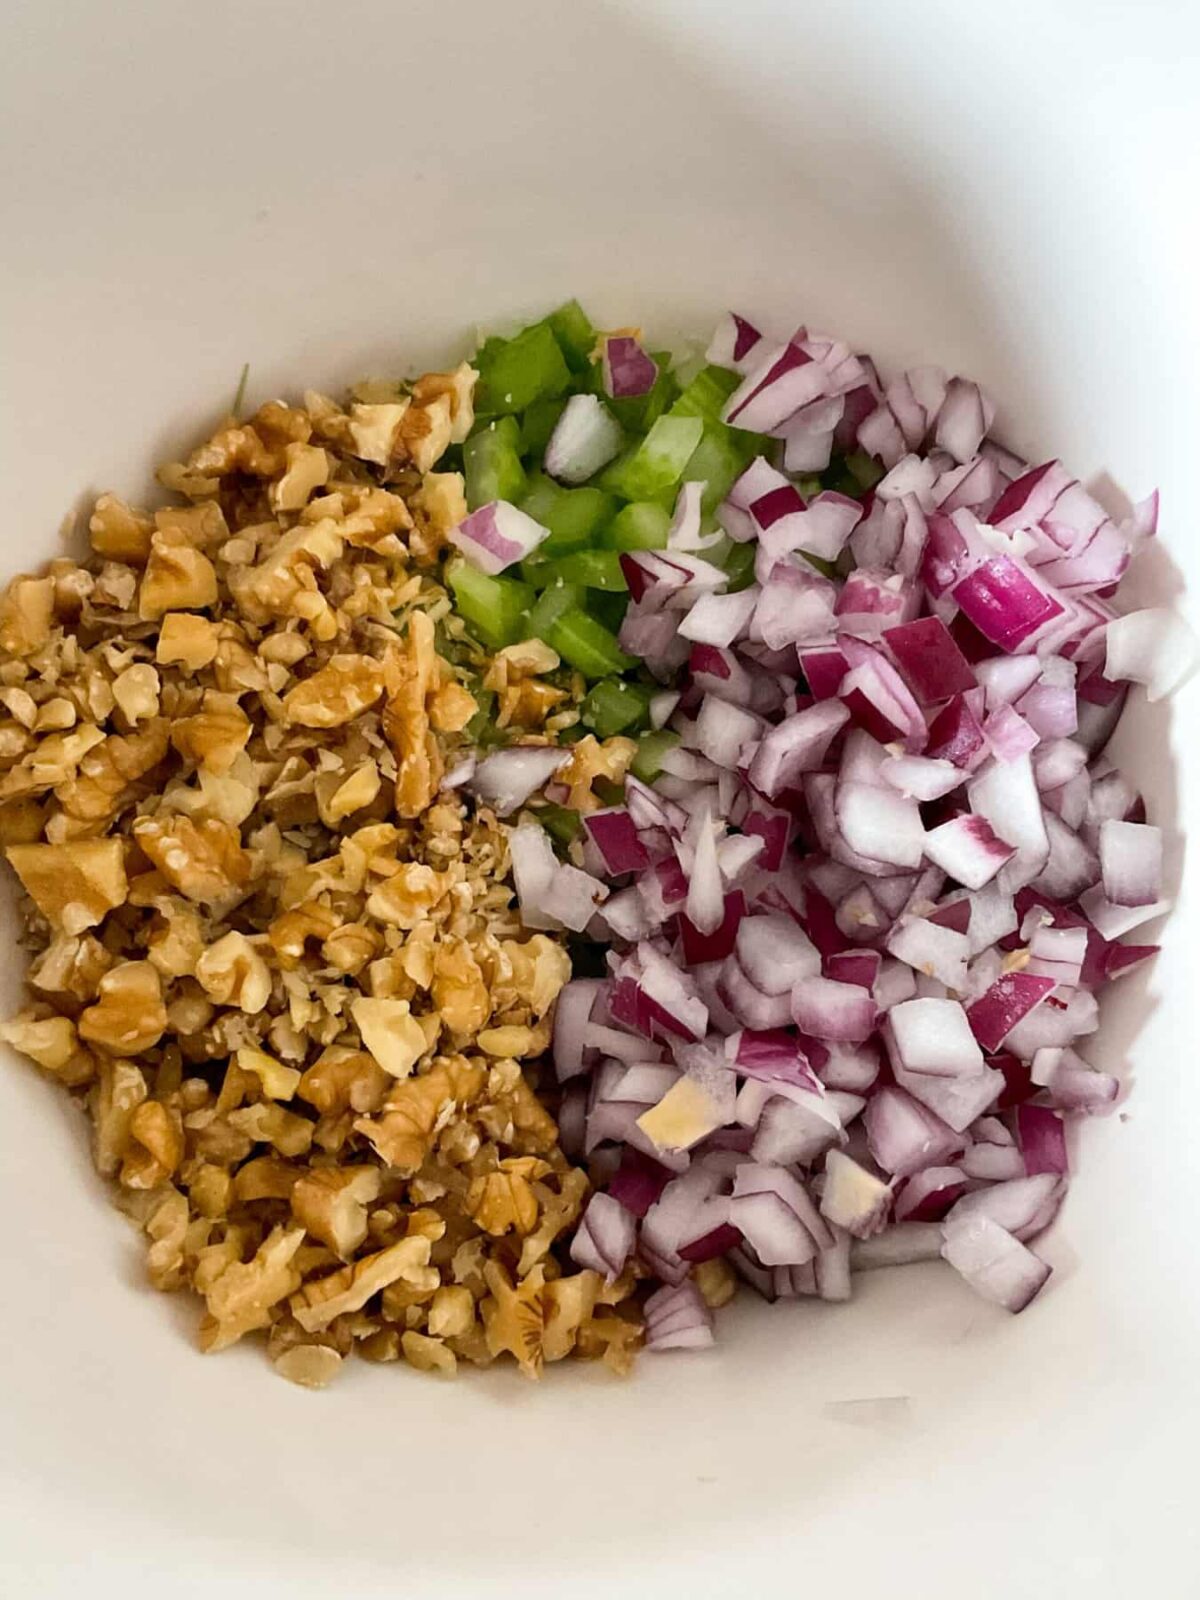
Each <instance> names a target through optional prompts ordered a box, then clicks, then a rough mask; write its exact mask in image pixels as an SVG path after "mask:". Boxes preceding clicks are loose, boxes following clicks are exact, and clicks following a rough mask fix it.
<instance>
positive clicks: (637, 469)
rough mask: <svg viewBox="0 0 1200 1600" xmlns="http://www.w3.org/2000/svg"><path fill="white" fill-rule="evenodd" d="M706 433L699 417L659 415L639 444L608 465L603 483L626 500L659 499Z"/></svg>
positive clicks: (669, 488)
mask: <svg viewBox="0 0 1200 1600" xmlns="http://www.w3.org/2000/svg"><path fill="white" fill-rule="evenodd" d="M703 433H704V423H703V422H702V420H701V419H700V418H699V417H669V416H668V417H659V419H658V421H657V422H656V423H655V424H654V426H653V427H652V428H651V429H650V432H649V433H648V434H647V435H646V437H645V438H644V439H643V440H642V442H641V443H640V444H638V445H635V446H634V447H633V449H632V450H629V451H626V452H625V453H624V454H623V455H620V456H618V457H617V459H616V460H615V461H614V462H613V463H612V465H611V466H609V467H606V468H605V470H604V471H603V472H602V473H601V475H600V479H599V482H600V486H601V487H602V488H604V489H607V490H609V491H610V492H611V493H612V494H619V495H620V496H621V498H622V499H623V500H653V499H656V498H657V497H658V496H660V495H662V494H665V493H666V492H667V491H668V490H671V489H673V488H674V487H675V485H676V484H677V483H678V482H679V480H680V479H681V478H682V477H683V471H684V468H685V467H686V466H687V464H688V460H689V459H690V457H691V456H692V455H693V454H694V452H695V450H696V448H697V446H698V445H699V443H700V440H701V437H702V436H703Z"/></svg>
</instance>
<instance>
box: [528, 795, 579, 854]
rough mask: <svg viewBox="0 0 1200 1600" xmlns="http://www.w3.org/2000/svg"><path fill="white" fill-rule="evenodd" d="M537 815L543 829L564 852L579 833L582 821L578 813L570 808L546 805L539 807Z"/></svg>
mask: <svg viewBox="0 0 1200 1600" xmlns="http://www.w3.org/2000/svg"><path fill="white" fill-rule="evenodd" d="M535 815H536V817H537V819H538V821H539V822H540V823H541V825H542V827H543V828H545V830H546V832H547V833H548V834H549V835H550V837H551V838H552V839H553V840H554V843H555V844H556V845H560V846H561V847H562V848H563V849H564V850H565V849H566V847H567V845H569V844H570V843H571V840H572V839H574V837H575V835H576V834H577V833H578V832H579V829H580V826H581V819H580V816H579V813H578V811H572V810H571V809H570V807H569V806H556V805H549V804H547V805H544V806H539V807H538V808H537V811H536V812H535Z"/></svg>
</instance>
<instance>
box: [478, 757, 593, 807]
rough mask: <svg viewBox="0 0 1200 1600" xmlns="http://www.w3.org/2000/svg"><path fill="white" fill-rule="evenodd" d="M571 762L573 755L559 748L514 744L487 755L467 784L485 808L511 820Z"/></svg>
mask: <svg viewBox="0 0 1200 1600" xmlns="http://www.w3.org/2000/svg"><path fill="white" fill-rule="evenodd" d="M570 759H571V752H570V751H569V750H561V749H559V747H558V746H557V745H553V744H551V745H544V744H539V745H514V746H512V747H511V748H510V749H508V750H497V751H496V752H495V753H494V754H493V755H490V756H486V757H485V758H484V759H483V760H482V761H481V762H479V764H478V766H477V767H476V768H475V771H474V773H473V774H472V775H471V776H470V778H469V779H467V780H466V781H467V782H468V783H469V785H470V787H471V790H472V792H473V793H474V794H475V795H477V796H478V798H479V799H480V800H482V801H483V803H484V805H488V806H491V807H492V809H493V810H494V811H495V812H496V815H497V816H500V817H507V816H511V814H512V813H513V812H514V811H516V810H518V808H519V807H521V806H523V805H524V804H525V802H526V800H528V799H529V797H530V795H532V794H536V792H537V791H538V790H539V789H541V788H542V787H543V786H544V785H545V784H547V783H549V781H550V779H551V778H552V777H553V776H554V774H555V773H556V772H557V771H559V769H560V768H561V767H564V766H566V764H567V762H568V761H569V760H570Z"/></svg>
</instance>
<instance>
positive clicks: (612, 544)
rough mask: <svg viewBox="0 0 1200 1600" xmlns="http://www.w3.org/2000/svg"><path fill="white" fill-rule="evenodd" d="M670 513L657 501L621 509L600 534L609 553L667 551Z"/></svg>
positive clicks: (635, 503)
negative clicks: (620, 551) (618, 551)
mask: <svg viewBox="0 0 1200 1600" xmlns="http://www.w3.org/2000/svg"><path fill="white" fill-rule="evenodd" d="M670 529H671V513H670V512H669V511H668V510H667V508H666V506H662V505H659V504H658V502H657V501H655V500H635V501H634V502H633V503H632V504H631V505H627V506H622V507H621V509H620V511H618V512H617V514H616V516H615V517H614V518H613V519H612V521H611V522H610V523H609V525H608V527H607V528H605V530H604V532H603V533H602V534H601V536H600V537H601V539H602V540H603V541H604V543H605V544H606V545H607V546H608V548H609V549H610V550H665V549H666V548H667V534H668V533H669V532H670Z"/></svg>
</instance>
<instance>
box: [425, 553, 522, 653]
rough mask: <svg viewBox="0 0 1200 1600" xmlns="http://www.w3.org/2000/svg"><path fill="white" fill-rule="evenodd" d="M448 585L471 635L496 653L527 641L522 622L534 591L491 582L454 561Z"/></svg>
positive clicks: (466, 564)
mask: <svg viewBox="0 0 1200 1600" xmlns="http://www.w3.org/2000/svg"><path fill="white" fill-rule="evenodd" d="M446 581H447V583H449V585H450V588H451V590H452V591H453V593H454V604H455V606H456V608H457V610H458V613H459V615H460V616H461V617H462V619H463V621H464V622H466V624H467V626H468V627H469V628H470V629H471V632H472V633H474V634H475V635H476V637H477V638H479V639H482V641H483V642H484V644H486V645H490V646H491V648H492V649H493V650H502V649H503V648H504V646H505V645H506V644H515V643H516V642H517V640H518V639H521V638H523V637H525V633H524V629H523V626H522V618H523V617H524V614H525V612H526V611H528V609H529V607H530V606H531V605H532V604H533V590H532V589H531V588H530V586H529V585H528V584H527V583H519V582H518V581H517V580H516V579H515V578H504V577H499V578H492V577H489V576H488V574H487V573H486V572H480V571H479V569H478V568H477V567H473V566H471V564H470V562H468V561H452V562H451V563H450V565H449V566H448V567H447V568H446Z"/></svg>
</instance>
